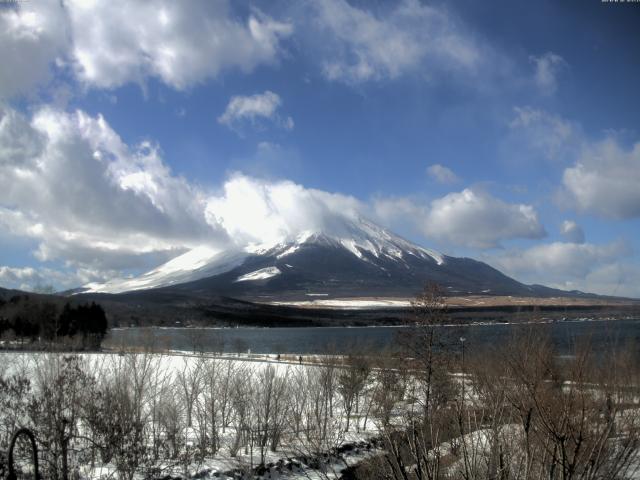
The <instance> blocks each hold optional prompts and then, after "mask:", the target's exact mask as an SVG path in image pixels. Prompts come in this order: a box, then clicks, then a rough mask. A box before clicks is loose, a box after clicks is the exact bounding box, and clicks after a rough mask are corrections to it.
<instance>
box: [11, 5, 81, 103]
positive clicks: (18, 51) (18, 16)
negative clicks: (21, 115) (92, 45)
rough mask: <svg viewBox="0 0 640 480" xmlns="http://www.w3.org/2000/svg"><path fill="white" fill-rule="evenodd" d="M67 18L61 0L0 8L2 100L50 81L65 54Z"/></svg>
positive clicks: (29, 91) (27, 91) (25, 92)
mask: <svg viewBox="0 0 640 480" xmlns="http://www.w3.org/2000/svg"><path fill="white" fill-rule="evenodd" d="M65 23H66V18H65V15H64V12H63V11H62V9H61V8H60V6H59V2H58V1H57V0H39V1H37V2H18V3H16V4H15V5H7V4H5V5H2V7H1V8H0V65H2V68H0V99H2V98H9V97H11V96H14V95H19V94H28V93H31V92H32V91H33V89H34V87H37V86H38V85H39V84H41V83H43V82H46V81H47V80H48V79H49V76H50V73H51V72H50V65H51V63H52V62H53V61H54V60H55V59H56V58H58V57H59V56H61V55H63V54H64V52H65V50H66V48H67V46H68V39H67V36H66V31H65V28H64V25H65Z"/></svg>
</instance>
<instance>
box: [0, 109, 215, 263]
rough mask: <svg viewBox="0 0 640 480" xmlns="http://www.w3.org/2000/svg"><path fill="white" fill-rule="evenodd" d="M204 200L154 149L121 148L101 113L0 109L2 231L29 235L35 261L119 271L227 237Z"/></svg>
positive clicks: (200, 192) (150, 145)
mask: <svg viewBox="0 0 640 480" xmlns="http://www.w3.org/2000/svg"><path fill="white" fill-rule="evenodd" d="M16 131H20V132H21V136H20V137H19V141H17V140H16V137H15V136H14V135H13V133H14V132H16ZM205 201H206V195H205V192H202V191H201V190H199V189H198V188H196V187H194V186H192V185H190V184H189V183H188V182H187V181H186V180H184V179H182V178H180V177H177V176H175V175H173V174H172V173H171V172H170V170H169V169H168V167H167V166H166V165H165V164H164V162H163V161H162V159H161V157H160V152H159V150H158V148H157V147H156V146H154V145H152V144H149V143H146V142H145V143H142V144H140V145H135V146H128V145H126V144H124V143H123V142H122V140H121V139H120V137H119V136H118V135H117V133H116V132H114V131H113V130H112V129H111V127H110V126H109V125H108V124H107V122H106V121H105V120H104V118H102V117H101V116H97V117H91V116H89V115H87V114H86V113H84V112H82V111H77V112H74V113H65V112H61V111H59V110H55V109H50V108H43V109H40V110H38V111H36V112H35V113H34V114H33V116H32V117H31V118H30V119H26V118H24V117H23V116H22V115H21V114H19V113H17V112H15V111H14V110H12V109H9V108H5V109H3V110H0V225H1V226H2V230H3V231H4V232H7V233H8V234H11V235H16V236H27V237H32V238H34V239H36V240H37V241H38V242H39V247H38V249H37V251H36V252H35V253H36V256H37V258H38V259H39V260H41V261H48V260H55V259H62V260H65V261H67V262H69V263H71V264H75V265H77V266H81V267H91V268H101V269H116V268H117V269H122V268H127V266H129V267H136V266H141V263H144V262H143V260H144V259H145V258H147V260H149V259H153V260H156V261H157V260H158V258H160V257H163V256H164V257H166V256H171V255H175V254H176V252H177V251H180V250H181V249H184V248H188V247H189V246H194V245H197V244H199V243H200V242H202V241H203V239H207V238H213V239H218V240H224V239H225V238H226V234H225V233H224V232H223V231H222V230H220V229H219V228H218V227H217V226H215V225H210V224H208V223H207V222H206V219H205V217H204V205H205Z"/></svg>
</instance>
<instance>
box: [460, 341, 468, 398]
mask: <svg viewBox="0 0 640 480" xmlns="http://www.w3.org/2000/svg"><path fill="white" fill-rule="evenodd" d="M466 340H467V339H466V338H464V337H460V344H461V345H462V407H463V408H464V376H465V373H464V342H465V341H466Z"/></svg>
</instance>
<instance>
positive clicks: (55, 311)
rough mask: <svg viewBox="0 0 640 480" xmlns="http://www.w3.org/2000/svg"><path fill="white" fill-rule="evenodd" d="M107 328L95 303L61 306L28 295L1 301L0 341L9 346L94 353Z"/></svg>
mask: <svg viewBox="0 0 640 480" xmlns="http://www.w3.org/2000/svg"><path fill="white" fill-rule="evenodd" d="M107 328H108V324H107V317H106V315H105V312H104V310H103V308H102V307H101V306H100V305H98V304H96V303H94V302H91V303H87V304H83V305H72V304H70V303H69V302H67V303H65V304H64V305H61V304H60V302H55V301H52V300H49V299H47V298H46V297H39V296H30V295H15V296H13V297H11V298H10V299H9V300H8V301H3V300H0V338H2V339H3V340H5V341H8V342H10V343H9V344H12V343H13V344H18V345H20V346H22V347H24V346H25V345H28V346H33V347H43V348H44V347H48V346H53V345H58V346H59V345H64V346H65V347H69V348H72V349H82V350H87V349H96V348H99V347H100V344H101V342H102V340H103V338H104V336H105V335H106V332H107Z"/></svg>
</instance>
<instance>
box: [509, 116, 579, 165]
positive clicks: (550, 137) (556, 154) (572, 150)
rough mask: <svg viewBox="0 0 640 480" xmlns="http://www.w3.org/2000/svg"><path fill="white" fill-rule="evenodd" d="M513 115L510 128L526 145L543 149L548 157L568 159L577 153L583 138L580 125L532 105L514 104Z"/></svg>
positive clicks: (535, 148) (538, 149) (543, 152)
mask: <svg viewBox="0 0 640 480" xmlns="http://www.w3.org/2000/svg"><path fill="white" fill-rule="evenodd" d="M514 114H515V115H514V118H513V119H512V120H511V122H510V123H509V127H510V128H511V130H512V132H514V133H517V134H520V135H521V137H519V138H517V140H519V141H520V142H521V143H524V144H526V145H527V147H529V148H532V149H534V150H536V151H540V152H542V154H543V155H544V157H545V158H547V159H549V160H566V159H568V158H572V157H573V156H574V155H575V154H576V153H577V149H578V148H579V145H580V143H581V139H582V133H581V131H580V128H579V127H578V126H577V125H575V124H573V123H571V122H569V121H568V120H566V119H564V118H562V117H559V116H558V115H554V114H551V113H548V112H546V111H544V110H539V109H535V108H532V107H515V108H514ZM519 147H520V149H522V146H521V145H519Z"/></svg>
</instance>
